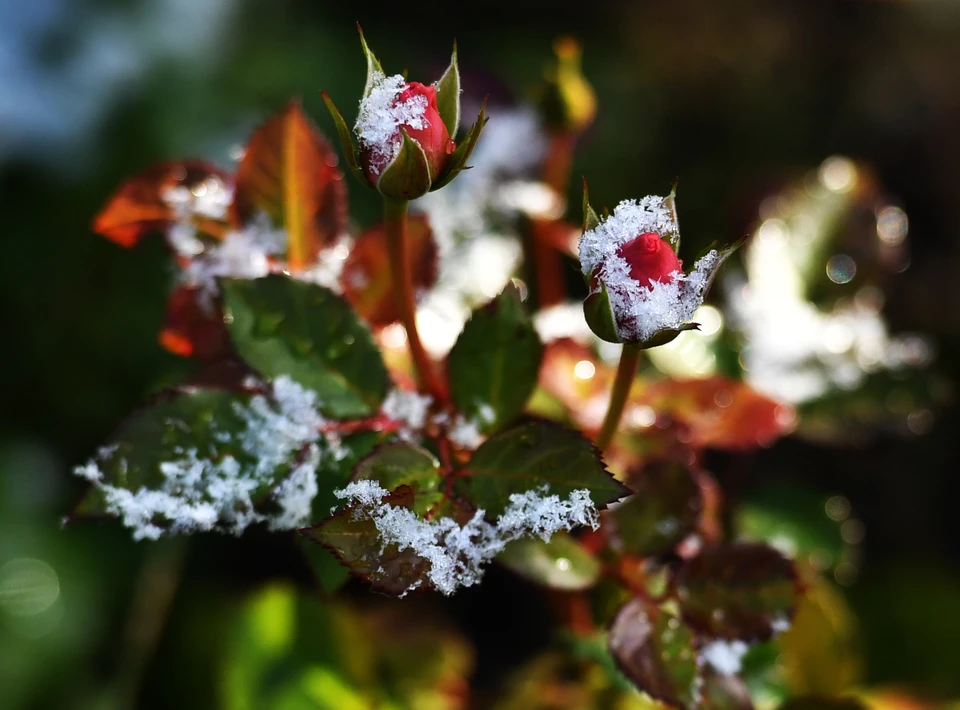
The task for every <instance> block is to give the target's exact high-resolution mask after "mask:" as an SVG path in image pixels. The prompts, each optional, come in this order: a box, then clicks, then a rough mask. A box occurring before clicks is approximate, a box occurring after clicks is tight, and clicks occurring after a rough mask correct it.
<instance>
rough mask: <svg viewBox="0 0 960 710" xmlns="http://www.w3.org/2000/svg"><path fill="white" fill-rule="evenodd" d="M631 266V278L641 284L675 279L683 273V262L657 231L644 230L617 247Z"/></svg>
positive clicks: (621, 256)
mask: <svg viewBox="0 0 960 710" xmlns="http://www.w3.org/2000/svg"><path fill="white" fill-rule="evenodd" d="M617 255H618V256H620V258H622V259H623V260H624V261H626V262H627V265H628V266H629V267H630V278H632V279H633V280H634V281H636V282H637V283H639V284H640V285H641V286H648V285H652V284H653V282H654V281H658V282H660V283H662V284H665V283H670V282H671V281H675V280H676V278H677V273H683V264H682V263H681V262H680V259H679V258H677V254H676V252H675V251H673V248H672V247H671V246H670V244H669V243H667V242H665V241H664V240H663V239H662V238H661V237H660V235H659V234H657V233H656V232H644V233H643V234H641V235H640V236H638V237H636V238H635V239H632V240H630V241H629V242H627V243H626V244H623V245H622V246H620V248H619V249H617Z"/></svg>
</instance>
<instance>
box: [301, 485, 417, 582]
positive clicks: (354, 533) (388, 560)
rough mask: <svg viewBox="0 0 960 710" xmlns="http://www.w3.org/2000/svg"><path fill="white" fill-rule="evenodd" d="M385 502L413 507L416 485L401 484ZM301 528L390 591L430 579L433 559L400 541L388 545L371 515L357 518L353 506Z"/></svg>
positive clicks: (360, 574) (364, 576) (359, 573)
mask: <svg viewBox="0 0 960 710" xmlns="http://www.w3.org/2000/svg"><path fill="white" fill-rule="evenodd" d="M383 502H384V503H386V504H389V505H393V506H399V507H403V508H409V509H413V508H414V506H415V496H414V492H413V489H412V488H411V487H409V486H401V487H400V488H398V489H397V490H395V491H394V492H393V493H391V494H390V495H389V496H386V497H385V498H384V499H383ZM300 532H301V533H302V534H303V535H305V536H306V537H307V538H309V539H310V540H313V541H314V542H318V543H320V544H321V545H324V546H325V547H327V548H328V549H330V550H331V551H332V552H333V553H334V554H335V555H336V556H337V557H338V558H339V559H340V561H341V562H343V564H345V565H346V566H347V567H349V568H350V572H351V573H352V574H353V575H355V576H357V577H359V578H361V579H365V580H367V581H369V582H370V583H371V584H372V585H373V586H374V587H376V588H378V589H380V590H382V591H384V592H386V593H387V594H394V595H400V594H404V593H405V592H407V591H408V590H409V589H410V588H411V587H413V586H420V585H423V584H426V583H427V572H428V571H429V569H430V562H428V561H427V560H425V559H423V558H422V557H420V556H419V555H418V554H417V553H416V552H414V551H413V550H411V549H409V548H407V549H404V550H402V551H401V550H399V548H398V546H397V545H388V546H386V547H384V546H383V543H382V541H381V538H380V531H379V530H377V525H376V523H375V522H374V521H373V520H371V519H370V518H369V517H358V518H355V517H354V507H353V506H348V507H346V508H344V509H343V510H340V511H337V512H336V513H335V514H334V515H332V516H331V517H329V518H327V519H326V520H324V521H323V522H322V523H320V524H319V525H315V526H313V527H312V528H306V529H303V530H301V531H300Z"/></svg>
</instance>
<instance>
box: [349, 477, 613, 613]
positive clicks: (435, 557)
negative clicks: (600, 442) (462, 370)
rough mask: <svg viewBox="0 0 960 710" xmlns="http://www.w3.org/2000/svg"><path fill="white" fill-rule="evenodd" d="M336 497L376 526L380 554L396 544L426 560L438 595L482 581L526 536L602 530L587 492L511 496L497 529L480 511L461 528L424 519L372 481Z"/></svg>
mask: <svg viewBox="0 0 960 710" xmlns="http://www.w3.org/2000/svg"><path fill="white" fill-rule="evenodd" d="M334 493H335V494H336V496H337V497H338V498H340V499H342V500H345V501H346V502H347V504H348V505H350V506H352V507H353V516H354V519H356V520H364V519H368V520H372V521H373V522H374V524H375V525H376V527H377V531H378V532H379V533H380V541H381V544H382V550H381V551H383V550H385V549H386V548H387V547H388V546H391V545H396V546H397V547H398V549H399V550H401V551H402V550H408V549H409V550H412V551H413V552H415V553H416V554H417V555H419V556H420V557H422V558H423V559H425V560H427V562H429V563H430V569H429V571H428V572H427V577H428V578H429V579H430V581H431V582H432V583H433V586H434V587H435V588H436V589H437V590H439V591H440V592H442V593H443V594H448V595H449V594H452V593H453V592H454V591H455V590H456V589H457V588H458V587H461V586H464V587H469V586H472V585H474V584H476V583H477V582H479V581H480V578H481V577H482V576H483V566H484V565H485V564H486V563H487V562H489V561H490V560H492V559H493V558H494V557H496V555H497V554H499V553H500V552H501V551H502V550H503V548H504V547H505V546H506V545H507V543H508V542H511V541H513V540H517V539H520V538H521V537H525V536H527V535H537V536H539V537H540V538H541V539H543V540H545V541H546V540H549V539H550V537H551V536H552V535H553V534H554V533H555V532H557V531H559V530H569V529H571V528H572V527H574V526H576V525H590V526H591V527H592V528H593V529H596V528H597V527H598V525H599V520H598V516H597V510H596V507H595V506H594V505H593V502H592V501H591V500H590V494H589V491H587V490H585V489H581V490H576V491H574V492H573V493H571V495H570V497H569V498H568V499H567V500H565V501H564V500H561V499H560V497H559V496H557V495H549V494H548V490H547V488H546V487H542V488H540V489H538V490H535V491H527V492H526V493H518V494H513V495H511V496H510V504H509V505H508V506H507V508H506V509H505V510H504V512H503V515H501V516H500V517H499V518H498V519H497V522H496V524H491V523H489V522H488V521H487V520H486V519H485V518H484V511H483V510H478V511H477V512H476V513H475V514H474V516H473V517H472V518H471V519H470V520H468V521H467V522H466V523H465V524H464V525H462V526H461V525H459V524H458V523H457V522H456V521H455V520H453V519H452V518H448V517H443V518H435V519H433V520H423V519H422V518H419V517H418V516H417V515H416V514H415V513H414V512H413V511H411V510H408V509H406V508H400V507H396V506H393V505H390V504H389V503H384V498H386V497H387V496H388V495H389V493H388V491H386V490H384V489H383V488H381V487H380V485H379V484H378V483H377V482H376V481H373V480H362V481H354V482H352V483H350V484H349V485H348V486H347V487H346V488H343V489H341V490H337V491H335V492H334ZM415 586H417V585H414V587H415ZM414 587H411V589H412V588H414ZM407 591H410V589H408V590H407Z"/></svg>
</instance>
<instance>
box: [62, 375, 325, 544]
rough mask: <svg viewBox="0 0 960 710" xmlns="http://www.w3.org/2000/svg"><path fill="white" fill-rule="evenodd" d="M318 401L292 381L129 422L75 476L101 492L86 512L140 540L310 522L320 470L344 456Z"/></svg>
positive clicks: (187, 395) (198, 399) (177, 399)
mask: <svg viewBox="0 0 960 710" xmlns="http://www.w3.org/2000/svg"><path fill="white" fill-rule="evenodd" d="M316 407H317V397H316V393H314V392H311V391H309V390H306V389H304V388H302V387H301V386H299V385H298V384H297V383H295V382H294V381H293V380H291V379H290V378H288V377H279V378H277V380H276V381H274V383H273V385H272V388H271V391H270V393H269V394H255V395H253V396H249V395H246V394H237V393H233V392H228V391H222V390H196V391H188V392H184V393H182V394H180V395H177V396H174V397H172V398H170V399H168V400H165V401H161V402H159V403H157V404H155V405H154V406H153V407H151V408H148V409H146V410H144V411H143V412H141V413H140V414H139V415H136V416H134V417H133V418H132V419H131V420H130V421H128V422H127V423H126V424H125V425H124V427H123V428H122V429H121V431H120V433H119V434H118V436H117V437H116V439H115V442H114V444H113V445H111V446H110V447H106V448H104V449H101V451H100V452H99V453H98V455H97V457H96V458H95V459H93V460H91V461H90V462H88V463H87V464H85V465H83V466H79V467H77V469H75V473H76V474H77V475H78V476H81V477H82V478H85V479H87V480H89V481H91V482H92V483H93V489H92V490H91V493H90V496H89V501H88V504H87V505H86V506H84V508H85V512H99V513H105V514H108V515H113V516H117V517H119V518H121V519H122V520H123V522H124V525H126V526H127V527H129V528H131V530H132V531H133V537H134V539H137V540H140V539H156V538H158V537H160V536H161V535H164V534H190V533H196V532H204V531H209V530H219V531H224V532H231V533H233V534H235V535H239V534H240V533H242V532H243V531H244V529H246V528H247V527H248V526H249V525H251V524H253V523H258V522H266V523H267V524H268V525H269V526H270V527H271V528H272V529H290V528H294V527H299V526H302V525H304V524H306V523H307V522H309V519H310V508H311V504H312V501H313V499H314V497H315V496H316V495H317V491H318V484H317V479H316V469H317V467H318V465H319V464H320V462H321V459H322V458H323V457H324V456H333V457H336V456H337V451H336V442H335V441H333V440H329V441H328V440H325V439H322V438H321V434H320V429H321V427H322V426H323V425H324V423H325V420H324V419H323V417H321V416H320V414H319V413H318V412H317V409H316Z"/></svg>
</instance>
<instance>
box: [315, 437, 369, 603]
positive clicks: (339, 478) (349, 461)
mask: <svg viewBox="0 0 960 710" xmlns="http://www.w3.org/2000/svg"><path fill="white" fill-rule="evenodd" d="M384 437H385V435H384V434H383V433H382V432H378V431H361V432H357V433H355V434H349V435H347V436H345V437H343V439H342V440H341V442H340V445H339V447H338V451H339V455H338V456H336V457H334V456H324V457H323V458H322V459H321V460H320V467H319V468H318V469H317V483H318V487H319V490H318V491H317V495H316V497H315V498H314V499H313V505H312V506H311V508H312V511H311V512H312V514H313V515H312V520H313V522H319V521H321V520H324V519H325V518H327V517H329V516H330V514H331V510H332V509H334V508H338V507H339V506H340V502H341V501H340V499H339V498H337V497H336V496H335V495H334V493H333V492H334V491H335V490H338V489H340V488H343V487H344V486H346V485H347V483H349V481H350V477H351V476H352V475H353V469H354V468H355V467H356V465H357V463H358V462H359V461H360V460H361V459H362V458H363V457H364V456H367V455H368V454H369V453H370V452H371V451H372V450H373V449H374V448H375V447H376V446H377V444H379V443H380V442H382V441H383V439H384ZM297 540H298V542H299V544H300V548H301V550H302V551H303V553H304V555H305V557H306V561H307V565H308V566H309V567H310V570H311V571H312V572H313V575H314V577H315V578H316V581H317V583H318V584H319V586H320V589H321V590H323V592H324V593H326V594H333V593H334V592H335V591H337V589H339V588H340V587H341V586H343V584H344V583H345V582H346V581H347V579H348V578H349V576H350V572H349V570H348V569H347V568H346V567H345V566H344V565H343V564H342V563H341V562H340V560H339V559H338V558H337V557H336V555H334V554H333V552H331V551H330V550H329V549H327V548H326V547H323V546H321V545H318V544H316V543H315V542H313V541H312V540H309V539H307V538H306V537H304V536H302V535H298V536H297Z"/></svg>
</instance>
